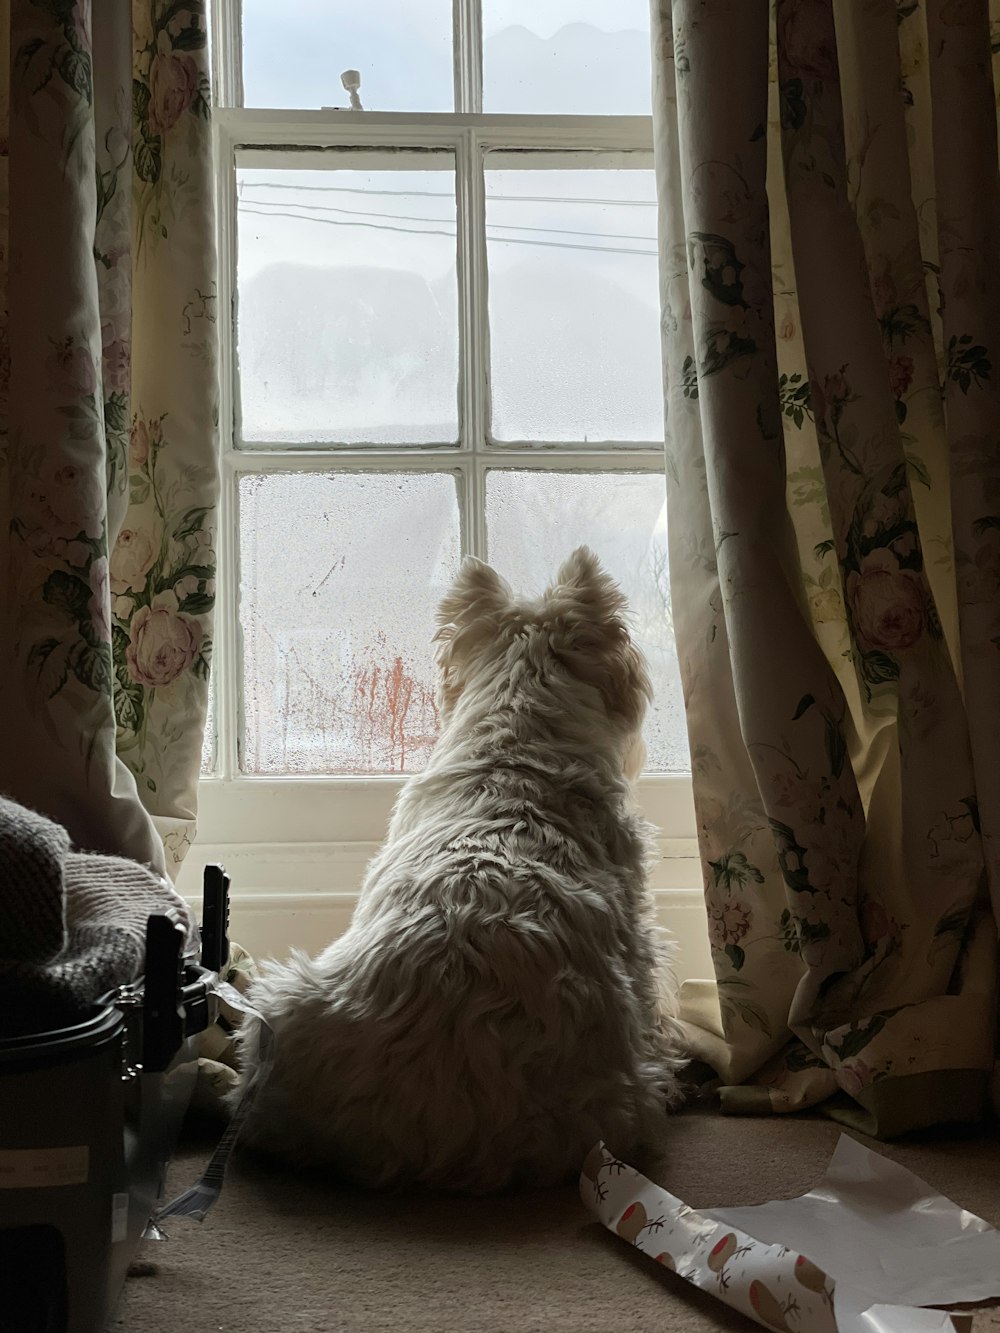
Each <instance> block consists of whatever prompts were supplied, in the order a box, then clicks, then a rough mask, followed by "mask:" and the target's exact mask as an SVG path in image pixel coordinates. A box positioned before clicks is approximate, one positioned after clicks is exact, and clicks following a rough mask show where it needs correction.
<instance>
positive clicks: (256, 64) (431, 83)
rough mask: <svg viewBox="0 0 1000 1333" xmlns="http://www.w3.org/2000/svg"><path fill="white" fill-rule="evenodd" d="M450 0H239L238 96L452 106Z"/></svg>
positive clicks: (390, 107)
mask: <svg viewBox="0 0 1000 1333" xmlns="http://www.w3.org/2000/svg"><path fill="white" fill-rule="evenodd" d="M451 25H452V0H364V3H358V0H283V3H281V4H276V3H275V0H243V18H242V29H243V101H244V105H245V106H252V107H275V108H279V107H307V108H318V107H338V108H341V109H346V108H347V107H348V106H349V105H350V103H349V101H348V94H347V93H346V92H345V90H344V88H343V86H342V84H341V81H340V76H341V74H342V73H343V72H344V70H347V69H356V70H357V71H358V72H359V73H360V75H361V89H360V96H361V103H362V106H363V107H364V108H365V110H367V111H451V110H453V109H454V105H455V101H454V75H453V69H454V64H453V58H452V26H451Z"/></svg>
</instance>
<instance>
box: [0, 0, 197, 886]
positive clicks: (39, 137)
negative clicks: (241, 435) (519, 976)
mask: <svg viewBox="0 0 1000 1333" xmlns="http://www.w3.org/2000/svg"><path fill="white" fill-rule="evenodd" d="M0 34H2V41H3V43H4V45H5V48H6V51H5V54H6V56H7V59H5V60H4V65H3V75H2V76H0V77H3V79H4V80H5V81H6V82H7V85H8V86H7V88H6V89H5V90H4V95H3V97H2V98H0V114H2V116H3V120H4V128H5V141H4V144H3V153H2V156H0V204H2V214H3V216H2V222H3V228H4V232H5V235H4V238H3V240H4V243H3V248H2V257H3V261H4V275H3V276H4V279H5V288H6V300H5V301H4V302H3V303H2V304H3V307H4V309H3V316H2V333H0V408H2V410H3V416H4V420H3V451H2V454H0V533H2V537H0V551H2V553H3V563H2V569H3V577H4V592H5V596H4V608H3V615H4V625H3V631H4V632H3V641H2V650H3V669H4V676H3V701H4V727H3V733H4V734H3V742H2V752H0V789H2V790H4V791H5V792H6V793H7V794H8V795H10V796H13V797H14V798H16V799H18V800H20V801H22V802H24V803H25V804H28V805H31V806H34V807H35V808H37V809H39V810H41V811H44V812H45V813H46V814H48V815H50V816H51V817H53V818H55V819H56V820H58V821H59V822H61V823H63V824H64V825H65V826H66V827H67V828H68V829H69V831H70V833H71V836H72V837H73V839H74V841H75V842H76V843H77V844H78V845H80V846H83V847H86V848H89V849H93V850H100V851H108V852H116V853H119V854H124V855H127V856H131V857H133V858H135V859H137V860H139V861H143V862H146V863H149V864H152V865H154V866H156V867H158V868H161V869H162V868H166V869H167V870H168V871H169V872H170V873H174V872H175V871H176V869H177V867H179V865H180V862H181V860H182V858H183V855H184V851H185V850H186V847H187V846H188V845H189V843H190V841H191V838H192V837H193V832H194V818H195V796H196V788H197V780H198V772H199V767H200V757H201V746H202V736H203V731H204V726H205V717H206V710H207V697H208V696H207V680H208V671H209V664H210V659H211V642H212V640H211V617H212V608H213V603H214V589H215V585H214V579H215V555H214V521H215V507H216V501H217V496H218V467H217V435H218V420H217V417H218V410H217V382H216V329H215V321H216V310H215V232H214V170H213V160H212V138H211V127H210V123H209V117H210V85H209V66H208V44H207V30H206V15H205V4H204V0H76V2H75V3H74V0H4V3H3V4H0Z"/></svg>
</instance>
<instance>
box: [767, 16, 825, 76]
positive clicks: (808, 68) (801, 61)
mask: <svg viewBox="0 0 1000 1333" xmlns="http://www.w3.org/2000/svg"><path fill="white" fill-rule="evenodd" d="M780 13H781V17H780V18H779V20H778V49H779V50H780V51H782V52H783V53H784V56H785V59H786V60H787V61H788V64H789V65H791V66H792V67H793V69H794V71H795V73H796V74H798V75H800V76H802V77H804V78H811V79H836V78H839V76H840V67H839V66H838V64H837V44H836V38H835V37H834V32H833V19H832V16H831V14H830V11H829V7H828V6H827V5H826V4H824V2H823V0H798V3H797V4H788V5H786V6H785V7H784V9H783V10H782V11H780Z"/></svg>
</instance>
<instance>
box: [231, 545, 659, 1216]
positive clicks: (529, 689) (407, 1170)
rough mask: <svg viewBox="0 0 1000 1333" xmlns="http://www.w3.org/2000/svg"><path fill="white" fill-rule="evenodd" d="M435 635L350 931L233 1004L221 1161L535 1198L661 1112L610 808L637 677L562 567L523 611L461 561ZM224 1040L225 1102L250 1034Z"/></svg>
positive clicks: (634, 876) (615, 604) (620, 780)
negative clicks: (404, 769)
mask: <svg viewBox="0 0 1000 1333" xmlns="http://www.w3.org/2000/svg"><path fill="white" fill-rule="evenodd" d="M438 621H439V628H438V632H437V636H436V637H437V643H438V647H439V651H438V661H439V666H440V672H441V675H440V686H439V696H440V703H441V718H442V730H441V736H440V739H439V740H438V742H437V745H436V747H435V749H434V752H433V755H432V756H431V759H430V762H429V764H428V766H427V768H426V770H425V771H424V772H422V773H419V774H417V775H415V776H414V777H412V778H410V780H409V781H408V782H407V784H406V786H405V788H404V789H403V791H402V793H401V794H400V797H399V800H398V802H397V805H396V809H395V811H394V814H393V817H392V822H391V825H390V829H389V835H388V839H387V841H386V843H385V846H384V847H383V848H382V850H381V851H380V852H379V853H378V855H377V856H376V857H375V858H374V860H373V861H372V862H371V865H370V866H369V868H368V871H367V874H366V877H365V882H364V885H363V887H362V890H361V895H360V898H359V901H358V904H357V908H356V910H355V913H354V918H353V921H352V923H351V926H350V928H349V929H348V931H347V933H346V934H345V935H343V936H341V938H339V939H338V940H336V941H335V942H334V943H333V944H331V945H330V946H329V948H327V949H326V950H325V951H324V952H323V953H321V954H320V955H319V957H318V958H316V959H309V958H307V957H305V956H304V955H302V954H293V955H292V957H291V959H290V961H289V962H287V963H285V964H278V965H272V966H271V967H270V968H269V969H265V970H264V972H263V974H262V976H261V977H260V978H259V979H258V980H256V981H255V982H254V984H253V986H252V988H251V991H250V994H249V997H248V998H249V999H250V1002H251V1003H252V1004H254V1005H255V1006H256V1007H257V1009H258V1010H259V1011H260V1012H261V1013H262V1014H263V1015H264V1017H265V1018H266V1019H267V1021H268V1023H269V1024H270V1025H271V1027H272V1028H273V1030H274V1034H275V1043H274V1065H273V1068H272V1070H271V1073H270V1076H269V1077H268V1079H267V1080H266V1081H265V1082H264V1084H263V1087H262V1088H261V1090H260V1092H259V1095H258V1097H257V1100H256V1102H255V1104H254V1108H253V1111H252V1112H251V1114H250V1117H249V1120H248V1122H247V1128H246V1138H247V1141H248V1142H249V1143H251V1144H255V1145H256V1146H258V1147H262V1148H264V1149H266V1150H269V1151H273V1152H276V1153H278V1154H280V1155H282V1156H284V1157H287V1158H289V1159H291V1160H292V1161H294V1162H297V1163H299V1164H302V1165H310V1166H312V1165H315V1166H321V1167H327V1168H332V1169H333V1170H334V1171H335V1172H336V1173H337V1174H339V1175H343V1176H346V1177H348V1178H350V1179H353V1180H355V1181H358V1182H360V1183H363V1184H366V1185H371V1186H376V1187H379V1186H390V1185H392V1186H399V1185H404V1184H410V1183H422V1184H425V1185H428V1186H431V1187H435V1188H443V1189H448V1190H457V1191H462V1192H471V1193H486V1192H491V1191H495V1190H500V1189H503V1188H506V1187H510V1186H515V1187H516V1186H521V1187H530V1186H540V1185H549V1184H554V1183H556V1182H559V1181H562V1180H564V1179H566V1178H567V1177H569V1176H571V1175H572V1174H573V1173H576V1172H578V1171H579V1169H580V1166H581V1164H582V1162H583V1160H584V1157H585V1156H586V1154H587V1152H588V1150H589V1149H590V1148H591V1147H592V1146H593V1144H594V1143H595V1141H596V1140H597V1139H598V1138H601V1137H603V1138H604V1139H606V1140H607V1142H608V1144H609V1146H611V1147H612V1148H613V1150H614V1151H615V1152H616V1153H619V1154H622V1155H625V1154H631V1153H634V1152H636V1151H641V1148H642V1145H643V1144H644V1143H646V1142H649V1141H650V1139H651V1138H653V1137H654V1136H655V1135H656V1133H657V1130H658V1129H661V1128H662V1125H663V1119H664V1113H665V1111H666V1109H667V1108H668V1107H669V1106H671V1105H673V1104H674V1103H676V1102H677V1100H678V1098H679V1091H678V1082H677V1071H678V1069H679V1068H680V1067H681V1066H682V1065H683V1063H684V1060H683V1057H682V1055H681V1047H680V1040H679V1031H678V1028H677V1026H676V1024H675V1023H674V1021H673V1019H672V1018H671V1016H670V1013H669V1009H670V1003H669V993H670V989H671V988H670V982H669V976H670V954H671V951H672V947H673V946H672V944H671V943H670V942H669V940H668V939H667V938H665V932H662V931H660V930H659V929H658V928H657V927H656V926H654V925H653V924H652V920H651V909H650V899H649V896H648V894H647V890H646V872H647V862H648V859H649V852H650V830H649V827H648V826H647V825H646V824H645V823H644V822H643V820H642V819H640V818H639V817H638V815H637V814H636V813H635V811H634V810H633V808H632V804H631V794H630V786H631V781H632V780H634V778H635V777H636V776H637V775H638V772H639V769H640V768H641V765H642V760H643V755H644V751H643V746H642V741H641V735H640V733H641V727H642V721H643V715H644V713H645V711H646V706H647V703H648V700H649V697H650V692H651V690H650V683H649V678H648V675H647V672H646V668H645V665H644V663H643V660H642V657H641V655H640V653H639V651H638V649H637V648H636V647H635V645H634V644H633V643H632V641H631V639H630V637H629V633H628V629H627V626H626V622H625V599H624V597H623V596H622V593H621V592H620V591H619V589H618V587H617V586H616V585H615V584H614V582H613V581H612V580H611V578H609V576H608V575H607V574H606V573H605V572H604V571H603V570H602V568H601V566H600V565H599V564H598V561H597V559H596V558H595V557H594V556H593V555H592V554H591V552H590V551H588V550H587V549H586V548H584V547H581V548H580V549H579V550H578V551H576V552H574V554H573V555H572V556H571V557H570V558H569V559H568V560H567V561H566V563H565V564H564V565H563V567H562V568H561V569H560V570H559V573H558V574H557V576H556V578H555V580H554V582H553V583H552V584H551V586H550V587H549V588H548V589H547V590H546V592H545V593H544V594H543V596H542V597H540V598H539V599H537V600H535V601H527V600H521V599H518V598H515V597H514V596H513V595H512V594H511V591H510V588H509V587H508V586H507V584H506V583H505V582H504V581H503V580H502V579H501V578H500V577H499V576H498V575H497V574H496V573H495V572H494V571H493V570H492V569H491V568H490V567H489V566H488V565H485V564H482V563H480V562H478V561H475V560H471V559H470V560H467V561H466V562H465V564H464V565H463V568H462V571H461V573H460V574H459V576H458V578H457V580H456V582H455V584H454V586H453V587H452V589H451V591H450V592H449V593H448V594H447V596H446V597H445V599H444V601H443V602H442V603H441V606H440V609H439V613H438ZM240 1040H241V1048H242V1049H241V1064H242V1068H243V1071H244V1074H243V1077H244V1079H245V1078H246V1077H247V1075H248V1074H249V1072H250V1071H251V1070H252V1069H253V1068H254V1067H255V1064H256V1061H257V1058H258V1042H259V1025H258V1024H257V1023H256V1022H255V1021H250V1020H248V1023H247V1026H246V1028H245V1029H244V1031H243V1033H242V1036H241V1039H240ZM238 1097H239V1090H237V1092H236V1093H235V1094H234V1096H233V1099H232V1101H233V1104H235V1102H236V1101H237V1100H238Z"/></svg>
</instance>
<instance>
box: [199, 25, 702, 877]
mask: <svg viewBox="0 0 1000 1333" xmlns="http://www.w3.org/2000/svg"><path fill="white" fill-rule="evenodd" d="M540 14H543V15H544V18H540V17H539V15H540ZM213 21H214V28H213V59H214V64H215V80H216V103H217V111H216V116H215V124H216V134H217V141H218V171H219V189H218V215H219V252H220V268H221V278H220V282H221V291H220V298H221V299H220V302H219V308H220V310H222V311H232V318H231V320H227V321H225V324H224V327H223V328H222V330H221V337H222V362H221V374H222V434H223V497H222V504H221V515H220V527H221V531H222V539H221V541H220V579H219V588H220V600H219V604H218V611H217V614H218V623H217V635H216V645H217V647H216V661H215V671H214V690H213V713H212V718H211V726H210V728H209V735H208V736H207V737H206V751H205V773H206V780H205V782H204V783H203V790H202V799H201V820H200V823H201V838H202V841H201V843H200V844H199V847H198V849H197V851H198V855H197V856H196V857H194V858H192V866H191V871H190V875H191V880H190V882H193V877H194V875H195V874H196V873H197V871H198V869H199V868H200V866H201V864H203V863H204V861H205V859H207V858H208V857H210V856H212V855H213V854H220V853H221V854H223V855H228V859H229V860H230V861H231V862H232V861H233V860H234V857H236V858H239V856H240V853H239V848H240V846H241V845H243V844H245V843H247V842H250V843H252V844H253V846H254V848H255V859H254V862H253V867H256V868H255V869H254V868H253V867H251V866H250V865H249V862H248V874H249V876H250V887H252V888H255V889H256V890H258V891H260V892H264V891H267V892H271V891H273V892H274V893H275V894H277V893H278V892H282V891H286V890H287V889H288V888H289V887H290V886H289V880H290V879H291V881H292V882H291V887H295V888H296V889H297V890H299V891H300V892H307V891H311V885H312V884H313V881H315V884H316V885H317V886H320V885H325V886H326V891H328V892H334V891H335V892H337V893H340V892H343V893H344V894H346V895H348V896H349V894H350V892H351V890H352V889H353V888H355V887H356V883H353V882H352V877H355V872H356V870H357V865H358V864H363V861H364V859H365V857H366V855H367V848H368V845H369V844H371V843H375V842H377V840H378V839H379V838H380V837H381V835H382V831H383V829H384V825H385V819H386V817H387V814H388V811H389V809H390V808H391V804H392V801H393V799H394V797H395V794H396V791H397V790H398V787H399V783H400V781H401V778H402V775H405V774H406V773H409V772H414V771H417V770H419V768H420V767H421V766H422V765H423V764H424V763H425V762H426V758H427V755H428V753H429V750H430V747H431V745H432V744H433V741H434V738H435V735H436V729H437V713H436V704H435V698H434V671H433V663H432V649H431V642H430V640H431V634H432V631H433V613H434V608H435V606H436V603H437V601H438V599H439V598H440V596H441V594H442V592H443V591H444V589H445V587H446V586H447V584H448V582H449V580H450V579H451V577H452V575H453V574H454V572H455V570H456V568H457V566H458V563H459V561H460V559H461V557H462V555H463V554H464V553H466V552H472V553H473V554H476V555H478V556H481V557H483V558H485V559H488V560H490V561H491V563H494V564H495V565H496V566H497V567H498V568H499V569H500V570H501V572H502V573H504V574H505V575H506V576H508V577H509V578H510V579H511V581H512V582H513V584H514V586H515V587H517V588H518V589H522V588H523V589H525V590H530V589H532V588H536V589H540V587H541V586H542V585H543V583H544V582H545V580H546V579H547V578H548V577H549V576H550V575H551V574H552V573H553V572H554V569H555V567H556V566H557V564H558V563H559V561H560V560H561V559H563V558H564V557H565V556H566V555H567V554H568V553H569V551H570V550H571V549H572V548H573V547H574V546H575V545H578V544H579V543H581V542H587V543H588V544H589V545H591V546H593V547H594V549H595V550H596V551H597V552H598V554H599V555H600V556H601V557H602V558H603V559H604V561H605V562H606V563H607V565H608V566H609V568H610V569H611V570H612V572H613V573H614V574H615V575H616V576H617V577H618V578H619V579H620V580H621V582H622V583H623V585H624V587H625V588H626V591H627V592H628V594H629V598H630V601H631V603H632V606H633V609H634V611H635V614H636V619H637V625H638V637H639V638H640V640H641V642H642V645H643V647H644V649H645V651H646V653H647V655H648V657H649V660H650V663H651V666H652V669H653V674H654V677H655V682H656V687H657V704H656V707H655V709H654V711H653V715H652V716H651V718H650V722H649V726H648V730H647V747H648V751H649V769H650V771H649V773H648V774H647V775H646V777H645V778H644V779H643V782H642V789H641V794H642V800H643V804H644V805H645V808H646V810H647V813H648V814H649V816H650V817H651V818H652V819H653V820H654V821H655V822H656V823H657V824H659V825H660V826H661V828H663V830H664V832H665V835H668V837H669V838H672V839H674V840H675V841H674V842H672V843H671V844H670V845H671V846H672V847H673V848H674V850H675V851H676V850H677V849H678V848H680V849H681V850H682V851H684V852H685V853H689V852H690V850H691V849H690V847H689V846H688V845H687V844H684V845H683V846H682V844H681V843H679V842H677V841H676V840H677V839H686V838H689V837H690V836H693V832H694V827H693V823H694V821H693V813H692V810H691V804H690V779H689V775H688V774H687V772H686V769H687V767H688V758H687V743H686V736H685V730H684V722H683V710H682V705H681V695H680V682H679V677H678V670H677V660H676V653H675V650H674V644H673V635H672V630H671V624H670V599H669V589H668V583H667V576H666V525H665V504H664V484H663V471H662V469H663V453H662V433H663V425H662V419H663V410H662V389H661V358H660V346H659V310H658V290H657V286H658V278H657V252H656V193H655V184H654V178H653V170H652V139H651V122H650V117H649V49H648V46H649V17H648V7H647V0H616V4H615V5H614V6H609V5H607V4H605V3H601V2H600V0H552V2H551V3H549V4H546V5H544V6H538V5H537V4H529V3H528V0H454V4H452V0H369V2H368V3H367V4H366V5H359V4H357V3H347V0H287V2H286V3H285V4H283V5H280V6H279V5H275V4H273V3H272V0H243V4H242V6H241V5H240V4H239V2H238V0H215V4H214V9H213ZM342 71H354V74H353V75H352V74H351V73H347V74H345V77H344V78H343V80H342V78H341V74H342ZM352 102H353V103H356V104H358V105H355V106H353V108H352ZM265 845H266V846H267V847H268V848H269V849H270V851H269V852H268V853H267V854H266V855H265V854H264V853H263V852H262V850H261V849H262V847H264V846H265ZM288 846H294V847H295V848H296V853H295V857H293V860H294V861H295V866H296V869H295V870H294V871H290V870H286V869H283V868H282V867H284V866H286V864H289V863H287V861H286V859H285V852H284V850H282V849H284V848H286V847H288ZM227 848H228V849H229V850H228V852H227V851H226V849H227ZM345 848H346V849H347V850H345ZM268 856H270V858H271V859H270V861H268ZM310 858H311V859H310ZM338 858H340V859H339V861H338ZM352 858H353V859H352ZM307 862H308V864H307ZM263 863H267V864H269V865H270V866H271V867H272V868H271V869H270V870H266V871H265V870H261V869H260V867H261V865H262V864H263ZM356 863H357V864H356ZM331 864H337V865H339V866H340V869H339V870H338V871H337V873H336V874H334V875H333V876H332V877H331V874H330V866H331ZM689 870H690V867H688V871H689ZM293 875H294V878H292V876H293ZM695 877H696V878H697V875H695ZM234 880H235V882H236V884H237V886H239V884H240V883H241V880H240V877H239V874H238V873H236V874H234ZM331 885H332V886H333V888H331ZM345 901H346V900H345Z"/></svg>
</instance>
